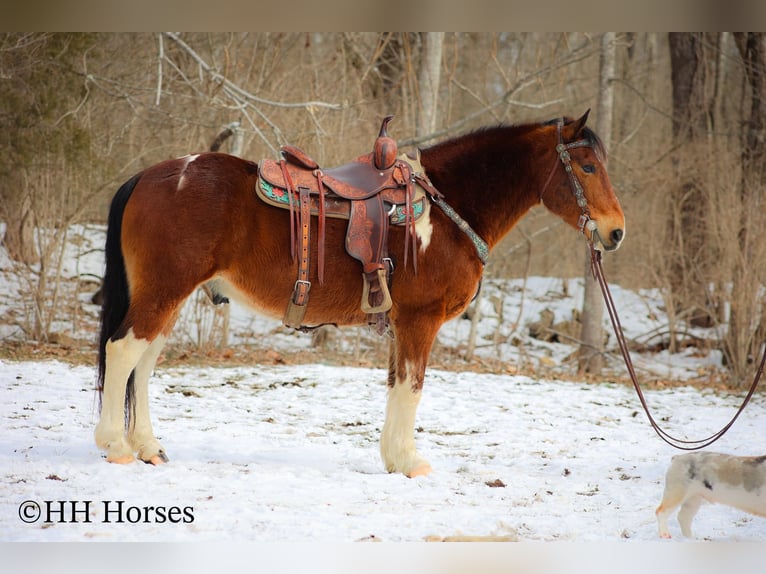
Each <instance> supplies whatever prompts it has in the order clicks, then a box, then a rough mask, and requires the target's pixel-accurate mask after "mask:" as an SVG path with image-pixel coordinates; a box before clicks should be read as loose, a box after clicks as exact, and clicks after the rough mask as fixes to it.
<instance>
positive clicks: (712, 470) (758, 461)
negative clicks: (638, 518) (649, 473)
mask: <svg viewBox="0 0 766 574" xmlns="http://www.w3.org/2000/svg"><path fill="white" fill-rule="evenodd" d="M703 501H707V502H712V503H718V504H726V505H727V506H733V507H734V508H738V509H739V510H744V511H745V512H749V513H750V514H755V515H756V516H763V517H766V456H734V455H731V454H721V453H715V452H694V453H689V454H682V455H678V456H674V457H673V458H672V460H671V463H670V468H668V472H667V475H666V477H665V492H664V494H663V496H662V502H660V505H659V506H658V507H657V511H656V512H655V514H656V515H657V525H658V528H659V534H660V536H661V537H662V538H670V537H671V536H670V531H669V530H668V517H669V516H670V514H671V513H672V512H673V511H674V510H675V509H676V508H678V507H679V506H680V507H681V510H680V511H679V512H678V522H679V523H680V524H681V532H682V533H683V535H684V536H686V537H691V535H692V528H691V526H692V519H693V518H694V515H695V514H697V511H698V510H699V507H700V505H701V504H702V502H703Z"/></svg>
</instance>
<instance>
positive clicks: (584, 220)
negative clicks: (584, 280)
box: [540, 119, 766, 450]
mask: <svg viewBox="0 0 766 574" xmlns="http://www.w3.org/2000/svg"><path fill="white" fill-rule="evenodd" d="M562 124H563V120H561V119H559V120H558V122H557V124H556V129H557V135H558V144H557V145H556V152H557V154H558V158H557V162H556V164H554V166H553V169H552V170H551V173H550V175H549V176H548V179H547V181H546V183H545V186H544V187H543V190H542V191H541V192H540V201H542V199H543V193H544V192H545V190H546V189H547V187H548V184H549V183H550V182H551V179H552V177H553V173H554V171H555V169H556V166H557V165H558V162H559V161H560V162H561V163H562V164H563V165H564V170H565V171H566V173H567V176H568V178H569V185H570V187H571V190H572V194H573V195H574V196H575V199H576V200H577V205H578V206H579V207H580V209H581V211H582V214H581V215H580V220H579V222H578V228H579V230H580V233H582V234H583V235H584V234H585V229H586V228H587V229H588V230H589V231H590V232H591V236H590V238H589V239H588V238H587V237H586V241H587V242H588V248H589V249H590V267H591V273H592V274H593V278H594V279H595V280H596V281H598V284H599V287H600V288H601V293H602V295H603V296H604V303H605V304H606V308H607V311H608V312H609V320H610V321H611V323H612V328H613V329H614V334H615V337H616V338H617V343H618V345H619V347H620V352H621V354H622V358H623V360H624V361H625V366H626V368H627V369H628V374H629V375H630V380H631V382H632V383H633V388H634V389H635V390H636V394H637V395H638V399H639V401H640V402H641V406H642V407H643V409H644V412H645V413H646V416H647V417H648V419H649V423H650V424H651V425H652V428H653V429H654V432H656V433H657V435H658V436H659V437H660V438H661V439H662V440H663V441H665V442H666V443H667V444H669V445H670V446H672V447H675V448H677V449H679V450H699V449H703V448H706V447H708V446H710V445H711V444H713V443H714V442H716V441H717V440H718V439H719V438H721V437H722V436H723V435H724V434H726V432H727V431H728V430H729V429H730V428H731V427H732V426H733V425H734V422H735V421H736V420H737V419H738V418H739V415H741V414H742V411H744V410H745V407H746V406H747V404H748V403H749V402H750V399H751V398H752V397H753V394H754V393H755V389H756V388H757V387H758V383H759V381H760V379H761V375H762V374H763V369H764V366H766V347H764V351H763V357H762V358H761V363H760V365H759V366H758V370H757V371H756V373H755V378H754V379H753V382H752V384H751V385H750V389H749V390H748V392H747V395H746V396H745V399H744V400H743V401H742V404H741V405H740V407H739V408H738V409H737V412H736V413H735V414H734V416H733V417H732V418H731V420H730V421H729V422H728V423H727V424H726V425H725V426H724V427H723V428H721V430H719V431H718V432H716V433H714V434H712V435H710V436H709V437H707V438H704V439H700V440H682V439H679V438H676V437H674V436H672V435H670V434H669V433H667V432H666V431H665V430H663V429H662V427H660V425H659V424H658V423H657V421H656V420H655V418H654V417H653V416H652V413H651V412H650V410H649V405H648V404H647V402H646V398H645V397H644V393H643V391H642V390H641V386H640V385H639V383H638V377H636V371H635V369H634V368H633V361H632V360H631V358H630V352H629V351H628V344H627V342H626V341H625V334H624V333H623V331H622V325H621V324H620V318H619V317H618V316H617V308H616V307H615V305H614V300H613V299H612V294H611V292H610V291H609V284H608V283H607V281H606V278H605V277H604V270H603V268H602V266H601V251H600V250H598V249H596V246H595V241H594V239H595V238H596V237H598V229H597V225H596V222H595V221H593V220H592V219H591V217H590V210H589V209H588V202H587V200H586V199H585V195H584V192H583V189H582V185H581V184H580V182H579V180H578V179H577V176H576V175H575V174H574V171H573V170H572V165H571V157H570V155H569V151H568V150H570V149H572V148H576V147H584V146H588V145H590V143H589V142H588V141H587V140H578V141H575V142H572V143H569V144H564V142H563V141H562V137H561V127H562Z"/></svg>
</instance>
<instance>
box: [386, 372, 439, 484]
mask: <svg viewBox="0 0 766 574" xmlns="http://www.w3.org/2000/svg"><path fill="white" fill-rule="evenodd" d="M411 373H412V370H411V368H410V365H409V364H408V365H407V377H406V378H405V380H401V381H400V380H397V381H396V384H395V385H394V387H393V388H389V389H388V402H387V404H386V422H385V424H384V425H383V432H382V434H381V437H380V454H381V457H382V458H383V464H385V466H386V470H387V471H388V472H401V473H403V474H406V475H407V476H418V475H421V474H428V473H429V472H430V471H431V465H429V464H428V462H427V461H426V460H425V459H423V458H422V457H421V456H420V455H419V454H418V452H417V449H416V448H415V413H416V411H417V408H418V404H419V403H420V395H421V392H420V391H417V392H416V391H413V390H412V388H413V383H414V382H415V378H414V377H413V376H412V374H411Z"/></svg>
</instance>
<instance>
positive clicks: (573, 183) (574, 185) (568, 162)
mask: <svg viewBox="0 0 766 574" xmlns="http://www.w3.org/2000/svg"><path fill="white" fill-rule="evenodd" d="M563 126H564V119H563V118H559V119H557V120H556V139H557V141H558V143H557V144H556V156H557V157H556V160H555V162H554V164H553V167H552V168H551V171H550V173H549V174H548V178H547V179H546V180H545V185H543V187H542V189H541V190H540V202H542V201H543V195H544V194H545V192H546V190H547V189H548V186H549V185H550V183H551V180H552V179H553V174H554V173H556V168H557V167H558V165H559V162H561V164H562V165H563V166H564V171H565V172H566V174H567V178H568V179H569V188H570V189H571V190H572V195H574V197H575V201H577V206H578V207H579V208H580V211H581V213H580V219H579V220H578V222H577V229H578V230H579V231H580V233H582V234H583V235H584V234H585V229H586V228H587V230H588V231H590V233H591V237H590V242H591V243H593V242H594V239H596V238H598V240H599V242H600V243H603V242H601V238H600V237H599V235H598V226H597V224H596V222H595V221H593V220H592V219H591V216H590V209H589V208H588V200H587V199H585V192H584V191H583V188H582V184H581V183H580V180H579V179H577V176H576V175H575V173H574V170H573V169H572V156H570V155H569V150H570V149H574V148H579V147H593V144H592V143H591V141H590V140H588V139H586V138H582V139H579V140H576V141H573V142H570V143H568V144H565V143H564V138H563V137H562V135H561V129H562V127H563Z"/></svg>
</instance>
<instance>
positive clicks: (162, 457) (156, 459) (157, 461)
mask: <svg viewBox="0 0 766 574" xmlns="http://www.w3.org/2000/svg"><path fill="white" fill-rule="evenodd" d="M169 460H170V459H169V458H168V455H166V454H165V453H164V452H160V453H157V454H155V455H154V456H153V457H151V458H150V459H149V460H145V461H144V462H145V463H146V464H153V465H154V466H159V465H161V464H165V463H166V462H168V461H169Z"/></svg>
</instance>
